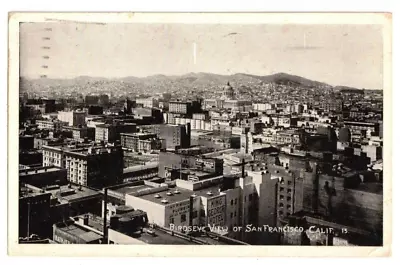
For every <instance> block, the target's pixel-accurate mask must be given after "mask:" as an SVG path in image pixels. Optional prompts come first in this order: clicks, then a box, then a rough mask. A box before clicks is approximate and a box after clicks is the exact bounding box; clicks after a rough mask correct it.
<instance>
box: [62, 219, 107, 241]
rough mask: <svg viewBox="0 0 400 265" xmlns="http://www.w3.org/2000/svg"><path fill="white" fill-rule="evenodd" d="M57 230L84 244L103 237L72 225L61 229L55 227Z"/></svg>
mask: <svg viewBox="0 0 400 265" xmlns="http://www.w3.org/2000/svg"><path fill="white" fill-rule="evenodd" d="M57 228H58V229H60V230H61V231H63V232H65V233H68V234H71V235H74V236H76V237H79V238H80V239H82V240H83V241H85V242H93V241H96V240H100V239H102V238H103V236H101V235H100V234H98V233H95V232H93V231H90V230H89V229H85V228H83V227H81V226H78V225H76V224H74V223H72V224H69V225H67V226H61V227H60V226H57Z"/></svg>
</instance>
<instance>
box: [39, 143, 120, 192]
mask: <svg viewBox="0 0 400 265" xmlns="http://www.w3.org/2000/svg"><path fill="white" fill-rule="evenodd" d="M43 165H44V166H50V165H55V166H59V167H62V168H65V169H67V179H68V181H69V182H72V183H75V184H79V185H84V186H89V187H96V188H98V187H104V186H107V185H113V184H116V183H118V182H119V181H120V179H121V178H122V174H123V168H124V163H123V151H122V148H121V146H90V147H89V146H84V147H62V146H44V147H43Z"/></svg>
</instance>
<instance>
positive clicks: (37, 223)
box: [18, 184, 51, 238]
mask: <svg viewBox="0 0 400 265" xmlns="http://www.w3.org/2000/svg"><path fill="white" fill-rule="evenodd" d="M50 197H51V194H50V193H47V192H45V191H44V190H41V189H39V190H37V189H32V188H30V187H29V186H27V185H24V184H22V185H20V187H19V208H18V209H19V221H18V224H19V232H18V234H19V237H28V238H29V237H30V236H31V235H33V234H35V235H38V236H39V237H41V238H48V237H49V236H50V234H51V216H50Z"/></svg>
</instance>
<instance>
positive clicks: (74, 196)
mask: <svg viewBox="0 0 400 265" xmlns="http://www.w3.org/2000/svg"><path fill="white" fill-rule="evenodd" d="M47 192H50V193H51V194H52V195H53V196H54V197H56V198H58V199H59V200H60V201H61V202H63V201H66V202H68V203H73V202H76V201H80V200H85V199H89V198H94V197H100V196H101V194H100V193H99V192H97V191H95V190H92V189H89V188H87V187H79V186H76V185H71V187H69V186H68V185H64V186H59V187H58V188H55V189H52V190H47Z"/></svg>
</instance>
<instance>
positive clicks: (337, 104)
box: [321, 100, 343, 113]
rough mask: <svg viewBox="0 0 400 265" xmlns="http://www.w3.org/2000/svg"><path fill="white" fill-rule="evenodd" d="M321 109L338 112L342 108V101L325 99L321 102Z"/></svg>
mask: <svg viewBox="0 0 400 265" xmlns="http://www.w3.org/2000/svg"><path fill="white" fill-rule="evenodd" d="M321 107H322V109H323V110H324V111H325V112H328V113H329V112H337V113H340V112H342V110H343V101H342V100H331V101H325V102H323V103H322V106H321Z"/></svg>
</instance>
